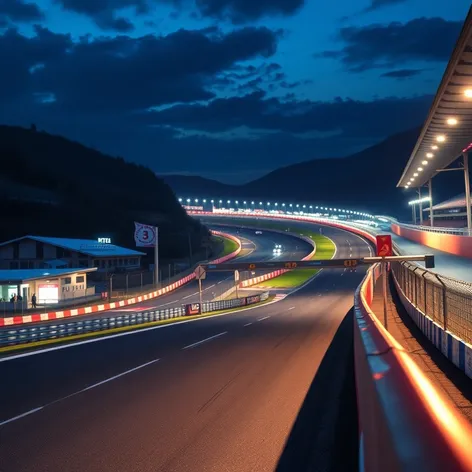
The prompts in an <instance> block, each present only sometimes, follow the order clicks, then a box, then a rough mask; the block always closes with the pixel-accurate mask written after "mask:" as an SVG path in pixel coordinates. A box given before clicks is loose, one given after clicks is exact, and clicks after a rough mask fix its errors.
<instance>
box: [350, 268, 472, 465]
mask: <svg viewBox="0 0 472 472" xmlns="http://www.w3.org/2000/svg"><path fill="white" fill-rule="evenodd" d="M376 271H377V272H376ZM377 277H378V268H376V267H375V266H373V267H372V268H370V269H369V270H368V272H367V275H366V277H365V278H364V281H363V282H362V284H361V285H360V286H359V288H358V290H357V292H356V295H355V305H354V310H355V321H354V323H355V326H354V358H355V377H356V389H357V403H358V417H359V458H360V460H359V462H360V463H359V470H360V471H363V472H364V471H365V472H377V471H380V470H381V471H383V472H403V471H405V472H406V471H423V470H424V471H428V472H443V471H446V470H451V471H455V472H461V471H472V455H471V454H470V444H472V428H471V426H470V424H469V423H468V422H467V420H465V419H464V417H463V416H462V415H461V413H459V412H458V411H457V410H456V409H455V407H454V406H453V405H452V404H450V403H449V400H448V399H447V398H445V397H444V396H443V395H442V393H441V392H439V391H438V390H436V388H435V387H434V386H433V385H432V384H431V382H430V381H429V379H428V378H427V377H426V376H425V375H424V373H423V372H422V371H421V369H419V368H418V366H417V365H416V363H415V362H414V361H413V359H412V358H411V357H410V355H409V354H408V353H407V352H406V351H405V350H404V349H403V348H402V346H401V345H400V344H399V343H398V342H397V341H396V340H395V339H394V338H393V337H392V336H391V335H390V334H389V333H388V332H387V331H386V330H385V328H384V327H383V326H382V324H381V323H380V321H379V320H378V319H377V317H376V316H375V314H374V313H373V312H372V310H371V304H372V296H373V290H374V285H375V281H376V279H377Z"/></svg>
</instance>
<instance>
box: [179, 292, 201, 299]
mask: <svg viewBox="0 0 472 472" xmlns="http://www.w3.org/2000/svg"><path fill="white" fill-rule="evenodd" d="M198 293H199V292H196V293H191V294H190V295H187V296H186V297H183V298H182V300H186V299H187V298H190V297H194V296H195V295H198Z"/></svg>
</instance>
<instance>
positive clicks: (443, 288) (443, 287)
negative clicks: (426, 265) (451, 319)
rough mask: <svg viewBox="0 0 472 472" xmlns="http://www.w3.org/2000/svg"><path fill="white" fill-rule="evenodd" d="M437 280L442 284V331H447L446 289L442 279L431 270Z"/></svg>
mask: <svg viewBox="0 0 472 472" xmlns="http://www.w3.org/2000/svg"><path fill="white" fill-rule="evenodd" d="M433 274H434V276H435V277H436V279H438V282H439V283H440V284H441V285H442V297H443V328H444V331H447V291H446V284H445V283H444V282H443V281H442V279H441V278H440V277H439V275H438V274H436V273H435V272H433Z"/></svg>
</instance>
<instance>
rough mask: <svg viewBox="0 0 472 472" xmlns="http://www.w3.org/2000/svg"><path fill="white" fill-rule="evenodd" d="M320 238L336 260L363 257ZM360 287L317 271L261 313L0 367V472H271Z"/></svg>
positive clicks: (323, 422)
mask: <svg viewBox="0 0 472 472" xmlns="http://www.w3.org/2000/svg"><path fill="white" fill-rule="evenodd" d="M323 233H324V234H325V235H327V236H328V237H330V238H332V239H333V241H335V243H336V245H337V248H338V252H337V257H346V258H347V257H350V256H351V257H353V258H355V257H362V256H365V255H368V254H369V249H368V245H367V243H365V242H364V241H362V240H361V239H360V238H359V237H357V236H354V235H351V234H349V233H346V232H344V231H340V230H337V229H330V228H324V229H323ZM362 277H363V272H362V271H358V272H349V271H344V270H341V269H336V270H330V271H327V270H323V271H322V272H321V273H319V274H318V276H317V277H316V278H315V279H314V280H313V282H311V283H310V284H308V285H306V286H305V287H304V288H302V289H300V290H299V291H297V292H296V293H294V294H293V295H290V296H288V297H287V298H285V299H284V300H283V301H281V302H278V303H274V304H271V305H266V306H261V307H256V308H253V309H250V310H247V311H244V312H241V313H236V314H228V315H224V316H215V317H212V318H206V319H202V320H198V321H192V322H186V323H185V322H184V323H181V324H175V325H168V326H167V327H160V328H155V329H149V330H147V331H144V332H134V333H132V334H128V335H124V336H118V337H111V338H107V339H105V340H98V341H95V342H91V343H88V344H79V345H73V346H72V347H66V348H64V349H60V350H54V351H50V352H46V353H39V354H33V355H27V356H24V357H18V358H14V359H10V360H6V361H5V360H3V361H2V360H0V378H1V379H3V385H2V389H0V424H1V426H0V457H1V462H0V470H1V471H2V472H3V471H8V472H22V471H25V472H26V471H28V472H29V471H32V470H34V471H35V472H42V471H48V472H54V471H65V470H67V471H70V472H73V471H80V472H82V471H91V472H95V471H96V472H108V471H110V472H111V471H113V472H120V471H126V472H128V471H140V472H141V471H143V472H148V471H149V472H150V471H152V472H156V471H165V472H173V471H178V472H182V471H189V472H190V471H191V472H194V471H215V472H216V471H217V472H221V471H225V472H226V471H231V472H232V471H234V472H236V471H237V472H246V471H247V472H254V471H272V470H274V469H275V468H276V467H277V463H278V461H279V457H280V455H281V454H282V452H283V450H284V445H285V442H286V441H287V438H288V437H289V435H290V432H291V429H292V426H293V423H294V421H295V419H296V418H297V414H298V412H299V410H300V407H301V405H302V403H303V400H304V398H305V395H306V394H307V391H308V390H309V387H310V384H311V383H312V381H313V378H314V376H315V374H316V372H317V370H318V367H319V365H320V363H321V361H322V359H323V357H324V354H325V352H326V350H327V349H328V346H329V345H330V343H331V342H332V340H333V336H334V335H335V333H336V331H337V329H338V327H339V325H340V323H341V322H342V320H343V319H344V318H345V316H346V313H347V312H348V311H349V309H350V307H351V306H352V297H353V291H354V289H355V287H356V286H357V285H358V284H359V283H360V281H361V279H362ZM340 331H341V330H340ZM341 341H343V342H342V343H341V346H342V345H346V343H349V342H350V340H349V339H344V340H341ZM351 341H352V340H351ZM328 357H330V356H327V358H328ZM331 357H332V356H331ZM331 357H330V358H331ZM332 367H333V366H327V367H326V368H325V370H326V369H328V370H327V372H331V373H332V375H331V376H330V377H329V381H328V382H326V384H325V385H323V389H325V390H326V391H328V389H329V387H330V384H336V382H337V371H335V370H334V371H333V370H330V369H332ZM315 380H316V379H315ZM97 384H98V385H97ZM338 394H339V392H338V393H336V392H334V393H333V394H332V395H333V396H331V397H330V399H333V398H335V395H338ZM315 403H316V402H315ZM338 403H342V402H338ZM335 404H336V402H335V401H334V400H333V401H331V402H328V401H327V402H326V404H325V403H323V404H322V405H317V407H318V409H320V406H321V410H322V413H323V415H322V417H323V418H322V419H320V422H319V423H316V428H320V430H321V429H323V428H325V427H326V428H327V429H329V428H330V427H332V426H333V425H332V424H333V418H331V417H329V415H328V412H329V411H330V409H332V408H333V405H335ZM41 407H42V408H41ZM37 408H40V409H39V410H36V411H35V409H37ZM31 410H33V411H32V412H31V413H30V414H27V415H25V416H23V417H21V418H18V419H14V420H13V421H10V422H8V423H5V420H8V419H11V418H14V417H15V416H18V415H22V414H24V413H27V412H30V411H31ZM2 421H3V422H4V423H3V424H2ZM309 423H310V424H311V425H312V426H311V427H312V428H313V421H311V418H310V419H309ZM297 424H298V421H297ZM289 445H290V442H289ZM308 446H309V450H310V451H311V452H310V454H311V453H312V452H313V451H312V449H316V445H312V444H309V445H308ZM284 457H285V455H284ZM285 462H287V459H286V460H285ZM290 467H291V468H290ZM289 470H301V469H299V468H298V467H296V466H295V465H294V464H293V463H291V464H289Z"/></svg>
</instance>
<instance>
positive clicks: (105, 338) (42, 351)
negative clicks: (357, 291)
mask: <svg viewBox="0 0 472 472" xmlns="http://www.w3.org/2000/svg"><path fill="white" fill-rule="evenodd" d="M282 300H283V299H279V300H278V299H274V300H272V301H271V302H267V303H264V305H258V306H250V307H248V308H243V309H242V310H237V311H225V312H223V313H217V314H216V315H209V316H204V317H202V318H193V319H191V320H182V321H174V322H173V323H168V324H163V325H158V326H150V327H149V328H141V329H135V330H132V331H125V332H123V333H117V334H110V335H109V336H103V337H100V338H94V339H87V340H86V341H78V342H75V343H74V342H72V343H70V344H63V345H61V346H54V347H48V348H45V349H40V350H37V351H31V352H23V353H22V354H15V355H13V356H8V357H0V362H8V361H14V360H16V359H22V358H23V357H30V356H37V355H39V354H46V353H48V352H53V351H60V350H62V349H70V348H72V347H76V346H81V345H83V344H91V343H98V342H103V341H108V340H110V339H114V338H120V337H122V336H132V335H135V334H140V333H145V332H147V331H154V330H156V329H162V328H170V327H173V326H177V325H181V324H185V323H193V322H195V321H205V320H209V319H211V318H218V317H220V316H228V315H234V314H237V313H241V312H243V311H249V310H257V309H258V308H265V307H266V306H268V305H272V304H273V303H278V302H280V301H282ZM64 340H66V338H64Z"/></svg>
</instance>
